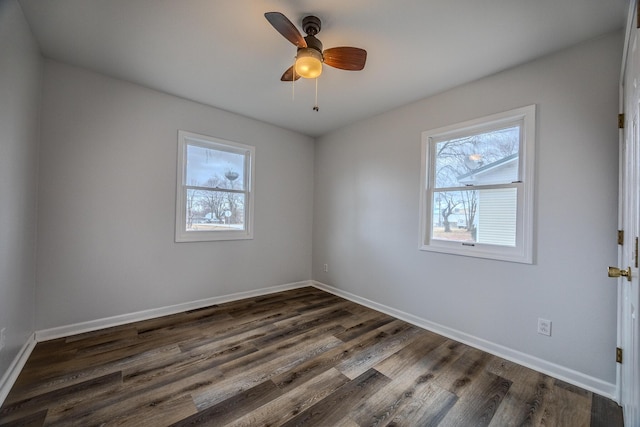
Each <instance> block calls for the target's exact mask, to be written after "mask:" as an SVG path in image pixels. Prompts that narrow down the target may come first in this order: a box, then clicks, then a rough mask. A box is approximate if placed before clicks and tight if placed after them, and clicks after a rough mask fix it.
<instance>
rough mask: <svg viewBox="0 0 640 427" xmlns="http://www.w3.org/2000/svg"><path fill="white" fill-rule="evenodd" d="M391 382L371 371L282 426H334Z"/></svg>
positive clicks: (373, 370) (378, 373)
mask: <svg viewBox="0 0 640 427" xmlns="http://www.w3.org/2000/svg"><path fill="white" fill-rule="evenodd" d="M389 381H390V380H389V379H388V378H387V377H385V376H384V375H382V374H381V373H380V372H378V371H376V370H375V369H369V370H367V371H366V372H364V373H362V374H361V375H360V376H358V377H356V378H354V379H353V380H351V381H349V382H348V383H346V384H345V385H343V386H342V387H340V388H338V389H337V390H336V391H335V392H334V393H332V394H330V395H329V396H327V397H325V398H324V399H322V400H321V401H320V402H318V403H316V404H315V405H313V406H311V407H310V408H307V409H305V410H304V411H302V412H301V413H299V414H298V415H296V416H295V417H293V418H292V419H290V420H289V421H287V422H286V423H283V424H282V425H283V426H284V427H292V426H299V425H303V424H304V425H305V426H330V425H333V424H334V423H336V422H338V421H339V420H341V419H342V418H343V414H344V413H345V412H347V411H348V409H349V408H350V407H353V406H355V405H356V404H357V402H359V401H361V400H363V399H367V398H368V397H369V396H371V395H373V394H374V393H375V392H376V390H377V389H378V388H380V387H383V386H384V385H385V384H387V383H388V382H389Z"/></svg>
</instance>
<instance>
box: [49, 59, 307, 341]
mask: <svg viewBox="0 0 640 427" xmlns="http://www.w3.org/2000/svg"><path fill="white" fill-rule="evenodd" d="M44 82H45V83H44V91H43V107H42V115H43V121H42V140H41V150H40V176H39V206H38V212H39V223H38V229H39V234H38V268H37V274H38V282H37V296H36V313H37V316H36V329H46V328H51V327H56V326H62V325H70V324H73V323H77V322H83V321H89V320H94V319H101V318H105V317H110V316H116V315H120V314H128V313H133V312H137V311H141V310H146V309H153V308H158V307H165V306H169V305H173V304H179V303H183V302H190V301H195V300H199V299H204V298H211V297H216V296H224V295H228V294H233V293H236V292H243V291H251V290H256V289H260V288H264V287H267V286H274V285H282V284H287V283H294V282H297V281H302V280H309V278H310V277H311V233H312V218H313V212H312V206H313V140H312V139H311V138H308V137H305V136H301V135H299V134H297V133H294V132H290V131H286V130H282V129H280V128H277V127H275V126H272V125H268V124H265V123H262V122H258V121H255V120H252V119H248V118H245V117H241V116H238V115H235V114H231V113H228V112H225V111H221V110H218V109H215V108H211V107H207V106H204V105H201V104H197V103H194V102H191V101H186V100H183V99H180V98H176V97H173V96H170V95H166V94H162V93H159V92H156V91H153V90H149V89H145V88H142V87H140V86H137V85H134V84H130V83H126V82H123V81H119V80H114V79H110V78H107V77H104V76H101V75H98V74H95V73H91V72H89V71H85V70H82V69H79V68H75V67H72V66H69V65H63V64H60V63H57V62H52V61H47V62H46V63H45V79H44ZM179 129H183V130H188V131H191V132H196V133H201V134H205V135H211V136H216V137H220V138H223V139H227V140H232V141H236V142H240V143H243V144H249V145H253V146H255V147H256V156H255V165H256V167H255V182H256V186H255V191H256V195H255V221H254V230H255V232H254V239H253V240H243V241H219V242H199V243H175V242H174V226H175V225H174V224H175V221H174V216H175V187H176V154H177V144H178V142H177V132H178V130H179Z"/></svg>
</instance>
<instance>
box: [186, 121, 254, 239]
mask: <svg viewBox="0 0 640 427" xmlns="http://www.w3.org/2000/svg"><path fill="white" fill-rule="evenodd" d="M253 157H254V148H253V147H251V146H248V145H244V144H239V143H236V142H230V141H224V140H221V139H217V138H212V137H208V136H204V135H198V134H194V133H190V132H185V131H179V132H178V183H177V196H176V200H177V204H176V242H193V241H210V240H236V239H251V238H252V237H253V227H252V217H253V215H252V208H253V202H252V195H253V191H252V190H253V188H252V176H253Z"/></svg>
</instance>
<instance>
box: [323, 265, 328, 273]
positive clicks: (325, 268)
mask: <svg viewBox="0 0 640 427" xmlns="http://www.w3.org/2000/svg"><path fill="white" fill-rule="evenodd" d="M322 271H324V272H325V273H328V272H329V264H325V265H323V266H322Z"/></svg>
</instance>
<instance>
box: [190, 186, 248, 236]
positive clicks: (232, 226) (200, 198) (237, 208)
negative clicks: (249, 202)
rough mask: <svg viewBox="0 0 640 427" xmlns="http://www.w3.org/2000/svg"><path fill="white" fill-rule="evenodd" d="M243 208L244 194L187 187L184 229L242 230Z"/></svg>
mask: <svg viewBox="0 0 640 427" xmlns="http://www.w3.org/2000/svg"><path fill="white" fill-rule="evenodd" d="M244 208H245V195H244V194H238V193H229V192H226V191H208V190H192V189H188V190H187V206H186V210H185V212H186V214H187V217H186V230H187V231H222V230H244V229H245V210H244Z"/></svg>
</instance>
